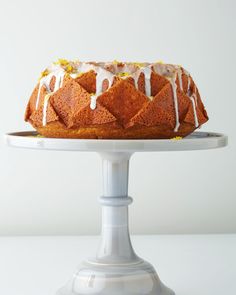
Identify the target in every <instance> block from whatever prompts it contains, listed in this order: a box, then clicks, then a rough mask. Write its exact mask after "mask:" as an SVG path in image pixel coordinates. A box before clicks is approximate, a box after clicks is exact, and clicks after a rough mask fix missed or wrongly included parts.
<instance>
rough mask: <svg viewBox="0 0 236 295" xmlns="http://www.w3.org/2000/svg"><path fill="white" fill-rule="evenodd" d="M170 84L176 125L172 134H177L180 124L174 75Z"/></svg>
mask: <svg viewBox="0 0 236 295" xmlns="http://www.w3.org/2000/svg"><path fill="white" fill-rule="evenodd" d="M170 84H171V87H172V91H173V97H174V108H175V120H176V124H175V128H174V132H177V131H178V129H179V126H180V123H179V108H178V98H177V92H176V90H177V85H176V75H175V76H174V77H172V78H171V79H170Z"/></svg>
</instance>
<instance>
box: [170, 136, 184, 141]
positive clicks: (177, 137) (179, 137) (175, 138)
mask: <svg viewBox="0 0 236 295" xmlns="http://www.w3.org/2000/svg"><path fill="white" fill-rule="evenodd" d="M181 139H183V137H181V136H175V137H173V138H171V140H181Z"/></svg>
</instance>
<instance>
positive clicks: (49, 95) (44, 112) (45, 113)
mask: <svg viewBox="0 0 236 295" xmlns="http://www.w3.org/2000/svg"><path fill="white" fill-rule="evenodd" d="M51 95H52V93H48V94H46V95H45V97H44V102H43V126H45V125H46V124H47V108H48V102H49V99H50V97H51Z"/></svg>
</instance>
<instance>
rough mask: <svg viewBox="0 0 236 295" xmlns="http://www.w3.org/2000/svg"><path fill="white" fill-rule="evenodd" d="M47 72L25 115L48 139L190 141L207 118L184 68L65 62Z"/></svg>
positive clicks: (158, 65) (192, 82)
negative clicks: (175, 138) (186, 138)
mask: <svg viewBox="0 0 236 295" xmlns="http://www.w3.org/2000/svg"><path fill="white" fill-rule="evenodd" d="M84 69H86V71H83V70H84ZM124 69H125V70H126V71H124ZM127 69H128V72H127ZM45 73H46V74H45V76H44V77H42V78H41V80H40V82H39V83H38V84H37V85H36V87H35V89H34V91H33V93H32V95H31V97H30V99H29V102H28V105H27V108H26V112H25V120H26V121H28V122H30V123H31V124H32V126H33V127H34V128H35V129H36V130H37V131H38V132H39V133H40V134H41V135H43V136H45V137H60V138H99V139H126V138H127V139H135V138H136V139H148V138H150V139H154V138H173V137H176V136H181V137H185V136H186V135H188V134H190V133H192V132H193V131H194V130H195V129H196V128H198V127H199V126H201V125H202V124H203V123H205V122H206V121H207V120H208V116H207V113H206V110H205V108H204V105H203V103H202V101H201V97H200V95H199V92H198V89H197V87H196V85H195V83H194V81H193V79H192V78H191V76H190V75H189V73H188V72H187V71H185V70H184V69H183V68H182V67H179V66H174V65H163V64H160V63H153V64H141V66H140V64H137V63H120V64H117V63H80V62H77V63H75V62H68V61H65V60H63V63H62V62H60V63H59V65H57V66H56V67H55V69H54V68H53V69H51V70H50V69H49V70H48V69H47V70H46V72H45Z"/></svg>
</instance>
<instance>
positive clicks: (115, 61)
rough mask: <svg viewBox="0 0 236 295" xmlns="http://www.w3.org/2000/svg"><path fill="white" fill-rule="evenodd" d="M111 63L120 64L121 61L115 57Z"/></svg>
mask: <svg viewBox="0 0 236 295" xmlns="http://www.w3.org/2000/svg"><path fill="white" fill-rule="evenodd" d="M112 63H113V64H114V65H117V64H120V63H121V62H120V61H118V60H116V59H115V60H113V62H112Z"/></svg>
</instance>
